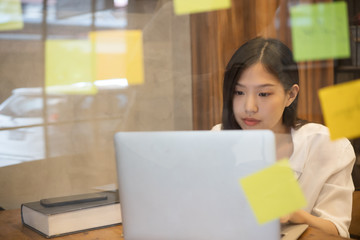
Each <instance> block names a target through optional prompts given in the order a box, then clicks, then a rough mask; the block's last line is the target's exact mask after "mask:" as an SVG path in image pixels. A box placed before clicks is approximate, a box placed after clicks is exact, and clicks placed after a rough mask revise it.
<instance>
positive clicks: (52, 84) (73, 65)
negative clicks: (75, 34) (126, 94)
mask: <svg viewBox="0 0 360 240" xmlns="http://www.w3.org/2000/svg"><path fill="white" fill-rule="evenodd" d="M93 83H94V50H93V45H92V44H91V41H90V40H47V41H46V44H45V84H46V87H47V88H46V89H47V91H48V92H50V91H51V92H59V93H67V94H95V93H96V92H97V89H96V87H95V86H94V84H93Z"/></svg>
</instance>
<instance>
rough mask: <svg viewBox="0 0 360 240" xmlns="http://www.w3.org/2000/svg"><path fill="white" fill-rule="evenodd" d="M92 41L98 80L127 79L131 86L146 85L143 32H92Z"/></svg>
mask: <svg viewBox="0 0 360 240" xmlns="http://www.w3.org/2000/svg"><path fill="white" fill-rule="evenodd" d="M90 39H91V41H92V43H93V45H94V49H95V52H96V59H95V62H96V63H95V66H96V67H95V68H96V73H95V78H96V80H106V79H126V80H127V82H128V84H129V85H138V84H143V83H144V63H143V62H144V60H143V56H144V53H143V38H142V31H140V30H111V31H98V32H91V33H90Z"/></svg>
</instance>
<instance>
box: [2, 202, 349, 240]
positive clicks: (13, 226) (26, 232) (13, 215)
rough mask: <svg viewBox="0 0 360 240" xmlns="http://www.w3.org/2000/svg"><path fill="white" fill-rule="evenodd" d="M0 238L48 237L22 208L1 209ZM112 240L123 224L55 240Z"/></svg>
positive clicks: (313, 234)
mask: <svg viewBox="0 0 360 240" xmlns="http://www.w3.org/2000/svg"><path fill="white" fill-rule="evenodd" d="M0 239H4V240H41V239H46V238H44V237H43V236H41V235H40V234H38V233H36V232H34V231H33V230H31V229H29V228H27V227H25V226H23V225H22V223H21V216H20V209H15V210H6V211H0ZM78 239H84V240H111V239H123V238H122V226H121V225H119V226H114V227H108V228H103V229H97V230H92V231H87V232H81V233H76V234H71V235H67V236H63V237H57V238H54V240H78ZM323 239H326V240H340V239H344V238H341V237H338V236H332V235H329V234H326V233H324V232H322V231H320V230H318V229H315V228H311V227H310V228H308V229H307V230H306V231H305V232H304V234H303V235H302V236H301V237H300V240H323Z"/></svg>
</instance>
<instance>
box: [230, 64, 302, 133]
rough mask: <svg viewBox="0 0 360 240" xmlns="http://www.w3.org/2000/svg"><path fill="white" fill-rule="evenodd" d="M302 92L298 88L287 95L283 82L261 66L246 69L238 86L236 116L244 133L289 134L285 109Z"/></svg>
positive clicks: (235, 97)
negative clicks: (245, 131)
mask: <svg viewBox="0 0 360 240" xmlns="http://www.w3.org/2000/svg"><path fill="white" fill-rule="evenodd" d="M298 91H299V86H298V85H296V84H295V85H293V86H292V88H291V89H290V90H289V91H287V92H285V90H284V87H283V86H282V85H281V83H280V81H279V79H277V78H276V77H275V76H274V75H273V74H271V73H269V72H268V71H267V70H266V69H265V68H264V67H263V65H262V64H261V63H256V64H254V65H252V66H251V67H249V68H248V69H246V70H245V71H244V72H243V73H242V75H241V77H240V79H239V80H238V82H237V84H236V86H235V92H234V96H233V112H234V115H235V119H236V121H237V123H238V124H239V125H240V126H241V128H242V129H244V130H245V129H270V130H272V131H273V132H274V133H286V132H288V131H289V129H287V128H286V126H285V125H283V123H282V115H283V112H284V109H285V107H287V106H289V105H290V104H291V103H292V102H293V101H294V99H295V97H296V95H297V93H298Z"/></svg>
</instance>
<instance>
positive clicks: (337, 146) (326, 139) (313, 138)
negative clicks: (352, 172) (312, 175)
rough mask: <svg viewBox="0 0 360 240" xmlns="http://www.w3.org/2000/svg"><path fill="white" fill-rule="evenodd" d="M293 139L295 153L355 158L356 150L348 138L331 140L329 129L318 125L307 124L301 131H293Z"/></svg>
mask: <svg viewBox="0 0 360 240" xmlns="http://www.w3.org/2000/svg"><path fill="white" fill-rule="evenodd" d="M291 134H292V138H293V143H294V152H299V151H300V149H301V151H305V152H308V154H314V155H317V156H318V154H321V155H322V156H327V157H331V158H332V157H338V158H342V157H341V156H345V155H346V156H348V157H350V159H351V158H353V157H354V155H355V153H354V149H353V147H352V145H351V142H350V141H349V140H348V139H346V138H340V139H337V140H331V139H330V132H329V129H328V128H327V127H326V126H324V125H322V124H318V123H307V124H305V125H303V126H302V127H300V128H299V129H296V130H295V129H292V132H291Z"/></svg>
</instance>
